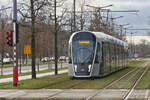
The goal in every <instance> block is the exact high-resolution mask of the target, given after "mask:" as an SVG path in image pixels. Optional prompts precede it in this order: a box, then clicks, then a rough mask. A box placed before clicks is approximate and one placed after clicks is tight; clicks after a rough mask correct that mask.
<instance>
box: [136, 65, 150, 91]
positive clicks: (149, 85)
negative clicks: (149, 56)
mask: <svg viewBox="0 0 150 100" xmlns="http://www.w3.org/2000/svg"><path fill="white" fill-rule="evenodd" d="M149 67H150V66H149ZM135 88H136V89H150V69H148V71H147V72H146V74H145V75H144V76H143V78H142V80H141V81H140V83H139V84H138V85H137V86H136V87H135Z"/></svg>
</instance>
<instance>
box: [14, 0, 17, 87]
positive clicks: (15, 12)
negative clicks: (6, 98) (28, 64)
mask: <svg viewBox="0 0 150 100" xmlns="http://www.w3.org/2000/svg"><path fill="white" fill-rule="evenodd" d="M13 31H14V33H13V57H14V67H13V86H17V83H18V55H17V43H16V33H17V0H13Z"/></svg>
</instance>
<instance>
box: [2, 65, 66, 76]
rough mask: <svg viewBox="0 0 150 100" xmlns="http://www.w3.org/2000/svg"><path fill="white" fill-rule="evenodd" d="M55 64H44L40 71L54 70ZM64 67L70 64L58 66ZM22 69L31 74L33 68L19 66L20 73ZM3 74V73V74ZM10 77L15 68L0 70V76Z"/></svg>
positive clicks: (40, 66)
mask: <svg viewBox="0 0 150 100" xmlns="http://www.w3.org/2000/svg"><path fill="white" fill-rule="evenodd" d="M54 66H55V65H54V64H49V65H48V64H44V65H39V70H45V69H49V68H54ZM62 66H68V63H62V64H58V67H62ZM20 69H21V72H22V73H24V72H31V66H21V67H20V66H18V72H19V73H20ZM36 70H37V71H38V66H36ZM2 72H3V73H2ZM1 74H3V75H9V74H13V66H11V67H7V68H3V69H2V68H0V75H1Z"/></svg>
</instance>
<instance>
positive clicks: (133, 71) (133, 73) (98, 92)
mask: <svg viewBox="0 0 150 100" xmlns="http://www.w3.org/2000/svg"><path fill="white" fill-rule="evenodd" d="M148 64H149V62H147V63H145V64H143V65H140V66H142V67H143V68H144V71H143V72H142V73H141V74H140V77H139V78H138V79H137V80H136V81H135V82H134V83H133V85H132V86H131V87H130V89H129V91H128V92H127V93H126V95H125V96H124V97H123V99H122V100H127V99H128V98H129V96H130V95H131V93H132V92H133V90H134V89H135V87H136V85H137V84H138V83H139V82H140V80H141V79H142V77H143V76H144V75H145V73H146V72H147V70H148V69H149V67H146V66H148ZM140 70H141V69H140V68H139V67H135V68H134V69H132V70H131V71H129V72H127V73H126V74H124V75H123V76H121V77H120V78H118V79H116V80H114V81H113V82H111V83H109V84H108V85H106V86H105V87H104V88H102V89H99V90H98V91H97V92H96V93H94V94H93V95H89V96H88V97H87V98H86V100H90V99H92V98H94V97H95V96H97V95H98V94H100V93H103V92H104V91H105V90H106V89H108V88H110V87H112V86H113V85H114V84H116V83H117V82H119V81H120V80H122V79H123V78H125V77H126V76H128V75H130V74H132V76H131V77H134V76H135V75H136V74H139V72H140Z"/></svg>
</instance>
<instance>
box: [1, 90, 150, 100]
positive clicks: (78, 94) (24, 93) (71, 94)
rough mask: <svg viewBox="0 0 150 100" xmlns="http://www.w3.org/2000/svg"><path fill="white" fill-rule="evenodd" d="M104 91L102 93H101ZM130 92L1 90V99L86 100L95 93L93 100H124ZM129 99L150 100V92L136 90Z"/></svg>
mask: <svg viewBox="0 0 150 100" xmlns="http://www.w3.org/2000/svg"><path fill="white" fill-rule="evenodd" d="M99 91H102V92H99ZM128 91H129V90H126V89H106V90H96V89H65V90H62V89H34V90H27V89H23V90H18V89H5V90H4V89H0V98H7V99H13V98H26V99H28V98H33V99H39V98H41V99H42V100H43V99H44V100H45V99H51V98H55V99H58V98H59V99H74V100H76V99H84V100H87V98H88V97H89V96H91V95H94V94H95V93H97V92H99V94H97V95H95V96H94V97H93V98H91V99H92V100H93V99H102V100H103V99H109V100H110V99H114V100H115V99H117V100H118V99H123V97H124V96H125V95H126V94H127V92H128ZM128 99H145V100H150V90H134V91H133V92H132V93H131V95H130V96H129V98H128Z"/></svg>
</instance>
